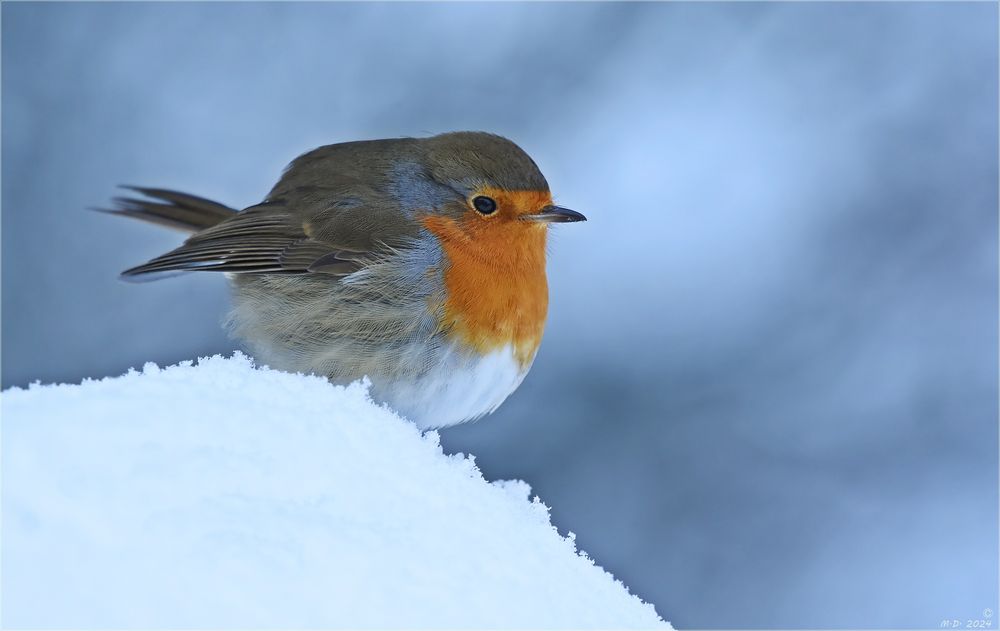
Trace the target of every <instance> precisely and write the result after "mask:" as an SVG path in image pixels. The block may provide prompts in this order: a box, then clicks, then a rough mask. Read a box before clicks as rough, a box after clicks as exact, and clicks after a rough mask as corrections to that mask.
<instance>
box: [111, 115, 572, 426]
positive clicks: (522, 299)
mask: <svg viewBox="0 0 1000 631" xmlns="http://www.w3.org/2000/svg"><path fill="white" fill-rule="evenodd" d="M125 188H129V189H130V190H133V191H136V192H137V193H139V194H140V195H141V196H143V198H141V199H138V198H117V199H116V202H117V204H118V207H117V208H116V209H114V210H110V211H108V212H111V213H115V214H119V215H125V216H128V217H135V218H137V219H142V220H144V221H148V222H151V223H156V224H161V225H164V226H168V227H171V228H178V229H180V230H183V231H185V232H189V233H193V234H192V235H191V236H190V237H189V238H188V239H187V240H186V241H185V242H184V244H183V245H181V246H180V247H179V248H177V249H175V250H172V251H170V252H167V253H166V254H164V255H162V256H158V257H156V258H154V259H153V260H151V261H149V262H148V263H145V264H143V265H139V266H137V267H133V268H132V269H129V270H126V271H125V272H123V274H122V276H123V278H125V279H135V280H139V279H153V278H158V277H162V276H163V275H172V274H176V273H181V272H188V271H199V272H205V271H212V272H225V273H226V275H227V276H228V277H229V279H230V281H231V285H232V289H233V298H234V308H233V310H232V313H231V314H230V316H229V320H228V326H229V328H230V329H231V331H232V332H233V334H234V335H235V336H236V337H237V338H239V339H241V340H243V341H244V342H245V344H246V345H247V347H248V348H249V350H250V351H251V353H252V354H253V355H254V356H256V357H257V358H259V359H260V360H263V361H264V362H266V363H268V364H269V365H270V366H272V367H274V368H279V369H282V370H289V371H296V372H303V373H316V374H320V375H325V376H326V377H327V378H328V379H330V381H332V382H334V383H348V382H351V381H355V380H357V379H361V378H362V377H365V376H367V377H368V378H369V379H370V381H371V393H372V397H373V398H374V399H376V400H379V401H384V402H386V403H388V404H389V405H390V407H392V408H394V409H395V410H396V411H398V412H399V413H400V414H402V415H403V416H405V417H407V418H409V419H411V420H412V421H414V422H415V423H416V424H417V425H418V426H419V427H420V428H422V429H430V428H437V427H446V426H449V425H455V424H458V423H462V422H465V421H470V420H473V419H477V418H479V417H481V416H483V415H485V414H489V413H490V412H492V411H493V410H495V409H496V408H497V407H498V406H499V405H500V404H501V403H502V402H503V401H504V399H506V398H507V396H508V395H510V394H511V393H512V392H513V391H514V390H515V389H516V388H517V387H518V385H520V383H521V381H522V380H523V379H524V376H525V375H526V374H527V372H528V369H529V368H530V367H531V364H532V362H533V360H534V358H535V354H536V353H537V351H538V345H539V343H540V342H541V339H542V331H543V329H544V328H545V318H546V312H547V309H548V285H547V282H546V278H545V238H546V233H547V229H548V226H549V224H552V223H565V222H573V221H585V220H586V218H585V217H584V216H583V215H581V214H580V213H578V212H576V211H573V210H569V209H567V208H562V207H559V206H556V205H555V204H553V202H552V195H551V193H550V192H549V186H548V183H547V182H546V181H545V178H544V177H543V176H542V173H541V172H540V171H539V170H538V167H537V166H536V165H535V163H534V161H533V160H532V159H531V158H530V157H529V156H528V154H526V153H525V152H524V151H523V150H522V149H521V148H520V147H518V146H517V145H515V144H514V143H513V142H511V141H510V140H507V139H506V138H502V137H500V136H496V135H493V134H488V133H482V132H455V133H447V134H441V135H438V136H433V137H430V138H397V139H387V140H371V141H361V142H346V143H340V144H333V145H327V146H324V147H320V148H318V149H314V150H313V151H310V152H308V153H306V154H303V155H302V156H299V157H298V158H296V159H295V160H294V161H293V162H292V163H291V164H290V165H289V166H288V168H287V169H286V170H285V172H284V174H283V175H282V176H281V179H280V180H279V181H278V183H277V185H275V187H274V188H273V189H272V190H271V192H270V193H269V194H268V195H267V198H266V199H265V200H264V201H263V202H261V203H259V204H256V205H254V206H250V207H249V208H245V209H243V210H240V211H237V210H235V209H233V208H229V207H228V206H224V205H222V204H219V203H216V202H213V201H209V200H207V199H203V198H201V197H195V196H193V195H187V194H184V193H177V192H175V191H168V190H163V189H153V188H138V187H125Z"/></svg>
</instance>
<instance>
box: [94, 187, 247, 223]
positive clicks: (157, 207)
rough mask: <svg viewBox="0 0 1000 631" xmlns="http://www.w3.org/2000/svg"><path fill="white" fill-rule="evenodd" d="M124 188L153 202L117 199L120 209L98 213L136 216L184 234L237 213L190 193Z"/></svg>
mask: <svg viewBox="0 0 1000 631" xmlns="http://www.w3.org/2000/svg"><path fill="white" fill-rule="evenodd" d="M122 188H127V189H129V190H130V191H135V192H136V193H139V194H140V195H145V196H146V197H149V198H152V199H137V198H134V197H116V198H115V199H114V201H115V203H116V204H117V208H113V209H105V208H97V209H95V210H99V211H101V212H106V213H110V214H112V215H124V216H125V217H134V218H135V219H141V220H143V221H148V222H149V223H155V224H158V225H161V226H166V227H168V228H174V229H176V230H183V231H184V232H198V231H199V230H204V229H205V228H211V227H212V226H214V225H215V224H217V223H221V222H223V221H225V220H226V219H229V218H230V217H232V216H233V215H235V214H236V213H237V210H236V209H234V208H230V207H229V206H223V205H222V204H219V203H217V202H213V201H211V200H208V199H205V198H203V197H196V196H194V195H188V194H187V193H178V192H177V191H168V190H165V189H162V188H140V187H138V186H122Z"/></svg>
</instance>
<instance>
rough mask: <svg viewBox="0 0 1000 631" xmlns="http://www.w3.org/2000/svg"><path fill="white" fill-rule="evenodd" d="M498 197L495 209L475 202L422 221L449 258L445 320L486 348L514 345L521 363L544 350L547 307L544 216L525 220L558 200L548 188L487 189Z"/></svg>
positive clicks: (486, 193) (462, 335) (462, 336)
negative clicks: (483, 209)
mask: <svg viewBox="0 0 1000 631" xmlns="http://www.w3.org/2000/svg"><path fill="white" fill-rule="evenodd" d="M478 195H483V196H488V197H490V198H491V199H493V200H495V201H496V202H497V210H496V211H495V212H493V213H491V214H490V215H485V216H484V215H482V214H480V213H478V212H477V211H476V210H475V209H474V208H473V207H472V206H471V204H470V206H469V209H468V211H467V212H466V213H465V214H464V215H463V216H462V217H461V218H459V219H453V218H450V217H445V216H441V215H428V216H426V217H424V218H422V220H421V221H422V223H423V225H424V227H425V228H427V230H428V231H430V232H431V233H432V234H434V235H435V236H437V237H438V239H439V240H440V242H441V248H442V250H443V251H444V254H445V257H446V259H447V262H446V265H445V269H444V283H445V290H446V292H447V297H446V300H445V304H444V317H443V319H442V322H441V325H442V327H443V328H445V329H446V330H448V331H449V332H450V333H451V334H452V335H455V336H457V337H458V339H460V340H461V341H462V342H464V343H465V344H467V345H468V346H470V347H472V348H474V349H475V350H476V351H478V352H480V353H483V354H486V353H489V352H491V351H494V350H497V349H500V348H503V347H504V346H506V345H508V344H509V345H511V346H512V347H513V349H514V355H515V358H516V359H517V361H518V363H519V364H521V366H522V368H527V366H528V365H529V364H530V363H531V360H532V359H533V358H534V356H535V352H536V351H537V350H538V345H539V344H540V343H541V340H542V331H543V330H544V328H545V317H546V314H547V312H548V304H549V290H548V283H547V281H546V278H545V236H546V230H545V226H544V225H543V224H539V223H537V222H534V221H523V220H521V219H519V217H520V216H521V215H529V214H534V213H537V212H538V211H539V210H541V209H542V208H544V207H545V206H547V205H549V204H551V203H552V196H551V195H550V194H549V192H548V191H504V190H500V189H483V190H480V191H477V192H476V193H475V194H474V195H472V198H474V197H476V196H478Z"/></svg>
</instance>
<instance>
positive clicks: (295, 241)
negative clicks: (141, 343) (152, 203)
mask: <svg viewBox="0 0 1000 631" xmlns="http://www.w3.org/2000/svg"><path fill="white" fill-rule="evenodd" d="M365 254H366V253H364V252H359V251H353V250H349V249H345V248H343V247H338V246H335V245H333V244H330V243H327V242H324V241H321V240H317V239H314V238H312V237H311V236H309V235H308V234H307V229H306V226H305V225H304V224H303V222H302V220H301V219H300V218H298V217H297V216H296V215H295V214H293V213H291V212H288V211H287V210H286V209H285V208H284V203H283V202H282V201H280V200H276V201H271V202H265V203H263V204H258V205H257V206H251V207H250V208H247V209H246V210H243V211H242V212H240V213H238V214H235V215H233V216H232V217H231V218H229V219H226V220H225V221H223V222H221V223H218V224H216V225H214V226H212V227H210V228H206V229H205V230H202V231H201V232H198V233H196V234H195V235H193V236H192V237H191V238H189V239H188V240H187V241H185V242H184V245H182V246H180V247H178V248H176V249H174V250H171V251H170V252H167V253H166V254H163V255H162V256H158V257H156V258H154V259H153V260H151V261H149V262H148V263H144V264H142V265H139V266H136V267H133V268H131V269H128V270H126V271H124V272H122V277H123V278H125V279H131V280H143V279H145V278H151V277H152V276H154V275H155V276H156V277H159V276H160V275H162V274H164V273H177V272H187V271H214V272H230V273H236V274H327V275H332V276H346V275H348V274H351V273H353V272H354V271H357V270H358V269H360V268H361V267H362V266H363V264H364V259H365V258H366V257H365Z"/></svg>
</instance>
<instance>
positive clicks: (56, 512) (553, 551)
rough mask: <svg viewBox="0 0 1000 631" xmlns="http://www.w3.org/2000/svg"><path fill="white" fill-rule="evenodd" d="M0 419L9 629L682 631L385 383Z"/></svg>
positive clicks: (186, 384) (75, 398) (293, 381)
mask: <svg viewBox="0 0 1000 631" xmlns="http://www.w3.org/2000/svg"><path fill="white" fill-rule="evenodd" d="M0 409H2V414H3V418H2V431H3V436H2V437H3V441H2V457H3V461H2V467H3V469H2V472H3V480H2V491H3V493H2V509H3V513H2V534H3V539H2V544H3V548H2V584H0V590H2V591H0V597H2V603H3V608H2V613H0V615H2V619H0V623H2V625H3V626H5V627H16V628H29V627H58V628H84V627H104V628H109V627H119V628H121V627H133V628H135V627H142V628H149V627H172V628H179V627H198V628H217V627H253V628H263V627H286V628H287V627H296V628H307V627H308V628H315V627H352V628H372V627H406V628H414V627H436V628H442V627H467V628H470V627H471V628H482V627H519V628H525V627H530V628H540V627H545V628H569V627H573V628H596V627H605V628H607V627H614V628H653V627H656V628H669V625H667V624H666V623H664V622H663V621H662V620H660V618H659V617H658V616H657V614H656V612H655V611H654V610H653V607H652V606H651V605H648V604H645V603H643V602H641V601H640V600H639V599H638V598H636V597H635V596H633V595H630V594H629V593H628V591H627V590H626V589H625V587H624V586H623V585H622V584H621V583H620V582H618V581H616V580H615V579H614V578H613V577H612V576H611V575H610V574H608V573H606V572H604V571H603V570H602V569H600V568H599V567H597V566H595V565H594V564H593V563H592V562H591V561H590V560H589V559H588V558H587V557H586V556H585V555H583V554H582V553H579V552H578V551H577V550H576V547H575V543H574V541H573V539H572V538H564V537H562V536H560V535H559V534H558V532H556V530H555V528H554V527H553V526H552V525H551V523H550V521H549V517H548V509H547V508H546V507H545V505H544V504H542V503H541V502H540V501H539V500H538V499H537V498H530V495H531V491H530V487H529V486H528V485H527V484H525V483H524V482H521V481H501V482H495V483H492V484H490V483H488V482H486V481H485V480H484V479H483V477H482V475H481V474H480V473H479V470H478V469H477V468H476V466H475V463H474V461H473V460H472V459H471V458H468V457H465V456H450V457H449V456H445V455H444V454H443V453H442V451H441V447H440V445H439V443H438V436H437V434H435V433H433V432H430V433H428V434H426V435H421V433H420V432H419V431H418V430H417V428H416V427H415V426H413V425H412V424H411V423H408V422H406V421H403V420H401V419H400V418H399V417H398V416H396V415H395V414H394V413H393V412H392V411H390V410H388V409H386V408H384V407H380V406H377V405H375V404H374V403H372V402H371V400H370V399H369V398H368V387H367V384H364V383H356V384H353V385H351V386H348V387H335V386H332V385H330V384H329V383H327V382H326V381H325V380H323V379H320V378H318V377H311V376H303V375H294V374H288V373H282V372H277V371H273V370H267V369H255V368H254V367H253V365H252V363H251V362H250V360H249V359H247V358H246V357H244V356H242V355H239V354H237V355H236V356H234V357H233V358H230V359H227V358H222V357H213V358H210V359H203V360H201V361H199V362H198V363H197V365H193V364H192V363H191V362H186V363H183V364H181V365H178V366H173V367H170V368H166V369H160V368H159V367H157V366H156V365H154V364H147V365H146V366H144V367H143V369H142V372H136V371H130V372H129V373H128V374H126V375H124V376H122V377H118V378H113V379H103V380H100V381H86V382H84V383H83V384H81V385H59V386H41V385H33V386H31V387H30V388H28V389H27V390H19V389H12V390H8V391H6V392H4V393H3V395H2V399H0Z"/></svg>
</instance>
